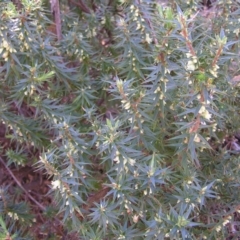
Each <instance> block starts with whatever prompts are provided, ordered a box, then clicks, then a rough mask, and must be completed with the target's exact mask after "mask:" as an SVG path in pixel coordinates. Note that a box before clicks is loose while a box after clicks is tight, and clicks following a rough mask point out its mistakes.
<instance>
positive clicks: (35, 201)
mask: <svg viewBox="0 0 240 240" xmlns="http://www.w3.org/2000/svg"><path fill="white" fill-rule="evenodd" d="M0 162H1V163H2V164H3V166H4V167H5V168H6V170H7V171H8V173H9V174H10V175H11V177H12V178H13V179H14V181H15V182H16V183H17V185H18V186H19V187H20V188H21V189H22V190H23V191H24V192H25V193H26V195H27V196H28V198H30V199H31V200H32V201H33V202H34V203H35V204H37V205H38V206H39V208H40V209H41V210H43V211H45V210H46V209H45V207H44V206H43V205H42V204H41V203H39V202H38V201H37V200H36V199H35V198H33V197H32V196H31V195H30V194H29V193H28V191H27V190H26V189H25V188H24V187H23V186H22V184H21V183H20V182H19V181H18V180H17V178H16V177H15V176H14V174H13V173H12V171H11V170H10V169H9V168H8V167H7V165H6V164H5V162H4V160H3V159H2V157H0Z"/></svg>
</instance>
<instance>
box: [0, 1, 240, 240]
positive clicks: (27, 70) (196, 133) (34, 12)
mask: <svg viewBox="0 0 240 240" xmlns="http://www.w3.org/2000/svg"><path fill="white" fill-rule="evenodd" d="M40 2H41V1H31V0H24V1H22V8H21V10H17V9H16V7H15V5H13V4H12V3H11V2H10V1H4V2H3V3H0V15H1V19H2V20H1V21H0V116H1V122H2V124H3V125H4V126H5V127H6V133H5V137H6V138H7V139H10V141H11V143H12V145H9V146H8V148H7V149H4V148H3V149H1V154H2V155H3V156H5V157H6V161H8V166H9V167H10V166H13V165H15V166H17V167H19V166H20V165H26V164H29V163H28V160H29V161H30V163H35V166H37V168H38V169H42V170H44V171H45V172H46V173H47V174H48V176H49V178H51V191H50V193H49V194H51V195H52V196H54V201H55V203H56V205H57V206H58V210H59V212H58V215H57V213H56V212H55V211H46V215H48V216H49V215H52V217H56V216H57V217H59V218H62V220H63V222H64V223H65V225H66V226H67V227H68V228H69V230H73V231H77V232H78V235H79V237H80V239H227V237H228V236H230V235H236V236H237V234H239V230H238V228H239V226H237V223H236V221H235V219H234V218H235V217H236V215H237V213H238V211H239V209H240V208H239V201H240V195H239V184H240V173H239V166H240V165H239V164H240V157H239V150H238V149H236V148H235V149H232V148H231V147H230V148H229V147H225V148H224V147H223V143H224V139H225V138H227V137H228V136H232V135H233V134H234V133H235V132H236V131H237V130H239V128H240V124H239V121H238V118H239V86H238V82H236V81H233V79H234V78H233V77H234V76H237V75H239V67H238V65H239V40H238V38H239V29H238V24H239V12H240V8H239V5H238V4H237V3H235V1H227V2H226V1H218V2H217V3H216V5H217V8H216V10H215V11H214V13H213V14H214V16H213V17H212V16H208V17H206V16H205V15H204V14H205V13H204V12H203V11H201V10H200V9H199V8H200V3H199V2H198V1H181V0H178V1H169V3H168V6H166V7H164V6H163V5H161V4H160V3H158V1H147V0H142V1H137V0H136V1H135V0H133V1H123V0H122V1H105V0H95V1H93V2H94V4H95V5H96V6H97V7H96V9H95V12H94V11H93V10H92V13H91V14H85V13H83V12H81V11H80V13H79V10H77V9H75V8H73V9H72V8H70V9H69V8H68V6H66V4H65V5H64V4H63V5H62V9H63V10H62V24H63V26H62V27H63V29H62V32H63V39H62V40H61V41H59V42H57V40H56V38H55V37H54V35H51V34H49V33H48V32H47V30H48V29H49V28H48V27H49V25H50V24H51V19H49V15H50V13H49V12H48V11H47V10H46V9H44V8H43V6H42V5H41V3H40ZM85 2H87V1H85ZM108 2H109V4H110V5H108ZM112 2H113V3H112ZM159 2H161V1H159ZM234 144H235V145H236V144H237V143H236V139H235V140H233V141H232V142H231V146H233V145H234ZM235 145H234V146H235ZM228 146H229V145H228ZM30 148H31V149H33V150H31V151H35V152H37V153H38V154H37V155H38V161H37V163H36V162H35V157H36V156H35V157H33V156H32V155H31V154H29V151H30V150H29V149H30ZM230 150H236V151H235V152H234V154H233V153H231V151H230ZM30 156H31V157H30ZM29 158H31V159H29ZM98 169H102V171H103V172H104V174H101V173H99V170H98ZM105 189H107V190H106V191H105ZM4 191H6V194H8V193H7V189H4ZM104 191H105V192H104ZM102 192H104V194H102V195H101V194H100V193H102ZM92 195H93V196H94V197H95V198H94V200H90V199H91V196H92ZM0 196H1V198H0V204H1V205H0V206H1V207H0V211H1V212H2V213H3V214H2V216H3V217H2V218H0V225H1V229H2V230H1V232H2V233H1V234H2V236H9V234H12V235H14V234H15V235H16V236H19V237H21V236H22V235H21V234H22V229H21V224H22V222H21V221H20V220H19V219H20V218H23V219H25V221H27V220H29V218H30V215H28V214H26V211H28V209H27V207H26V206H25V205H24V204H23V203H20V202H19V201H18V199H17V198H14V201H15V205H13V206H12V207H11V208H10V207H9V206H6V205H5V200H4V197H3V195H2V194H1V195H0ZM11 204H13V203H11ZM21 204H22V205H21ZM20 205H21V206H20ZM19 209H20V210H19ZM23 209H24V211H23ZM25 209H26V211H25ZM10 212H14V214H16V216H18V218H19V219H18V220H17V219H15V220H16V224H14V225H12V224H13V223H12V222H11V221H9V219H8V218H9V213H10ZM54 214H56V216H53V215H54ZM10 230H11V231H10ZM19 230H21V232H19ZM12 235H11V237H12V239H15V238H14V237H13V236H12Z"/></svg>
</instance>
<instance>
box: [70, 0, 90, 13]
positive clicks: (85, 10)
mask: <svg viewBox="0 0 240 240" xmlns="http://www.w3.org/2000/svg"><path fill="white" fill-rule="evenodd" d="M69 1H70V2H71V3H72V4H74V5H76V6H78V7H79V8H80V9H81V10H82V11H83V12H85V13H91V10H90V9H89V8H88V7H87V6H86V5H85V3H83V2H82V0H78V2H75V1H73V0H69Z"/></svg>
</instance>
